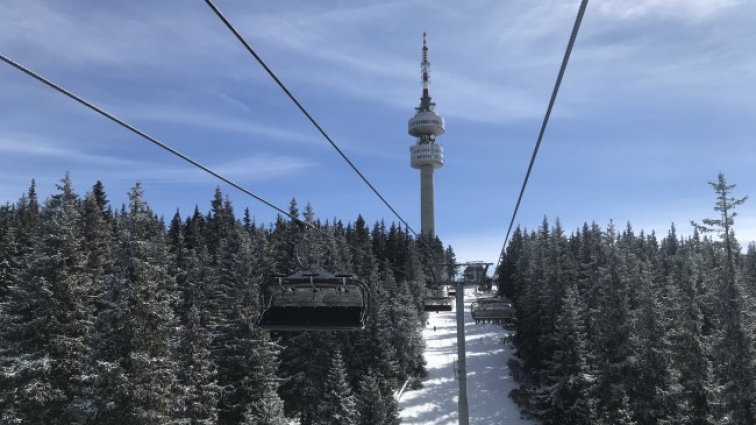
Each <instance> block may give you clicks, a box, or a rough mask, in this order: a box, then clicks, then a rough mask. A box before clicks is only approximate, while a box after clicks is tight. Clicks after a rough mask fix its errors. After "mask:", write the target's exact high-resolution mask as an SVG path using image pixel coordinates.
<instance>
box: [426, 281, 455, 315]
mask: <svg viewBox="0 0 756 425" xmlns="http://www.w3.org/2000/svg"><path fill="white" fill-rule="evenodd" d="M424 307H425V311H434V312H439V311H451V309H452V306H451V300H450V299H449V288H448V287H447V286H445V285H435V286H429V287H428V288H427V289H426V296H425V306H424Z"/></svg>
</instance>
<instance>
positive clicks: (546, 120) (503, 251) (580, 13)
mask: <svg viewBox="0 0 756 425" xmlns="http://www.w3.org/2000/svg"><path fill="white" fill-rule="evenodd" d="M586 6H588V0H582V1H581V2H580V8H579V9H578V13H577V17H576V18H575V24H574V25H573V27H572V33H571V34H570V40H569V41H568V42H567V49H566V50H565V52H564V58H563V59H562V65H561V67H560V68H559V74H558V75H557V79H556V83H555V84H554V90H553V91H552V92H551V99H549V106H548V108H546V115H545V116H544V117H543V122H542V123H541V131H540V132H539V133H538V139H537V141H536V144H535V148H534V149H533V155H532V156H531V157H530V164H528V171H527V172H526V173H525V179H524V180H523V182H522V187H521V188H520V195H519V196H518V197H517V204H516V205H515V208H514V212H513V213H512V219H511V220H510V221H509V228H508V229H507V235H506V236H505V237H504V245H503V246H502V247H501V253H500V254H499V260H498V262H497V263H496V268H495V269H494V276H497V275H498V270H499V266H500V265H501V263H502V261H503V259H504V256H505V254H506V249H507V242H509V236H510V234H511V232H512V226H513V225H514V221H515V218H516V217H517V212H518V211H519V209H520V203H521V202H522V197H523V195H524V194H525V188H526V187H527V185H528V179H530V172H531V171H532V170H533V164H534V163H535V160H536V156H538V149H539V148H540V147H541V141H542V140H543V135H544V133H545V132H546V126H547V125H548V123H549V118H550V117H551V110H552V109H553V108H554V102H555V101H556V97H557V94H558V93H559V86H560V85H561V84H562V78H563V77H564V72H565V70H566V69H567V63H568V62H569V61H570V54H571V53H572V47H573V46H574V45H575V39H576V38H577V35H578V30H579V29H580V23H581V22H582V20H583V15H584V14H585V9H586Z"/></svg>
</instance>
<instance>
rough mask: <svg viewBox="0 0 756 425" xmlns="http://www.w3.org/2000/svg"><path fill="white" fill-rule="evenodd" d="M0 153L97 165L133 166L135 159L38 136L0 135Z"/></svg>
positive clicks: (135, 162) (9, 155) (10, 155)
mask: <svg viewBox="0 0 756 425" xmlns="http://www.w3.org/2000/svg"><path fill="white" fill-rule="evenodd" d="M0 153H1V154H3V155H7V156H6V158H7V157H13V156H16V157H31V158H50V159H58V160H67V161H72V162H76V163H86V164H96V165H99V166H104V165H107V166H129V167H131V166H134V165H137V164H139V163H138V162H137V161H133V160H130V159H124V158H119V157H114V156H110V155H98V154H92V153H88V152H84V151H80V150H78V149H76V148H74V147H72V146H70V144H67V143H61V144H53V143H50V142H46V141H40V140H39V138H38V137H31V136H24V135H21V136H13V135H0Z"/></svg>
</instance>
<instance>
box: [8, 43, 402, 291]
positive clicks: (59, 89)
mask: <svg viewBox="0 0 756 425" xmlns="http://www.w3.org/2000/svg"><path fill="white" fill-rule="evenodd" d="M0 60H2V61H3V62H5V63H7V64H8V65H10V66H12V67H14V68H16V69H18V70H19V71H21V72H23V73H24V74H26V75H28V76H30V77H32V78H34V79H35V80H37V81H39V82H41V83H43V84H45V85H46V86H48V87H50V88H51V89H53V90H55V91H57V92H58V93H61V94H63V95H65V96H66V97H68V98H70V99H72V100H74V101H76V102H78V103H80V104H81V105H84V106H85V107H87V108H89V109H91V110H93V111H95V112H97V113H98V114H100V115H102V116H103V117H105V118H107V119H109V120H110V121H112V122H114V123H116V124H118V125H120V126H121V127H123V128H125V129H127V130H129V131H131V132H132V133H135V134H137V135H139V136H141V137H142V138H143V139H146V140H147V141H149V142H151V143H152V144H154V145H156V146H158V147H160V148H161V149H163V150H165V151H167V152H169V153H170V154H172V155H174V156H177V157H179V158H181V159H182V160H184V161H186V162H188V163H189V164H192V165H194V166H195V167H197V168H199V169H201V170H202V171H204V172H206V173H208V174H210V175H212V176H213V177H215V178H217V179H219V180H221V181H223V182H224V183H226V184H228V185H229V186H231V187H233V188H235V189H237V190H239V191H241V192H242V193H244V194H246V195H249V196H251V197H252V198H254V199H256V200H257V201H259V202H261V203H263V204H264V205H266V206H268V207H270V208H272V209H274V210H275V211H277V212H279V213H280V214H283V215H284V216H286V217H288V218H289V219H291V220H292V221H294V222H296V223H297V224H299V225H302V226H304V227H309V228H311V229H313V230H315V231H317V232H319V233H321V234H322V235H324V236H326V237H327V238H329V239H331V240H333V241H335V242H337V243H341V244H344V246H347V247H349V248H352V249H354V250H355V251H357V252H360V253H362V254H367V253H366V252H365V250H363V249H361V248H358V247H356V246H355V245H352V244H350V243H349V242H347V241H345V240H341V239H339V238H337V237H336V236H335V235H332V234H330V233H328V232H326V231H325V230H323V229H322V228H319V227H316V226H315V225H314V224H312V223H309V222H307V221H303V220H301V219H300V218H298V217H295V216H293V215H291V214H290V213H289V212H287V211H286V210H284V209H282V208H280V207H278V206H276V205H275V204H273V203H272V202H270V201H268V200H266V199H265V198H263V197H261V196H259V195H257V194H255V193H254V192H252V191H251V190H249V189H246V188H245V187H243V186H241V185H240V184H238V183H236V182H234V181H233V180H231V179H229V178H227V177H225V176H223V175H221V174H220V173H218V172H216V171H214V170H213V169H211V168H209V167H207V166H205V165H202V164H201V163H200V162H198V161H196V160H194V159H192V158H190V157H189V156H187V155H185V154H183V153H181V152H179V151H177V150H176V149H174V148H172V147H171V146H169V145H167V144H165V143H163V142H161V141H160V140H158V139H156V138H155V137H153V136H150V135H149V134H147V133H145V132H144V131H142V130H139V129H138V128H136V127H134V126H133V125H131V124H129V123H127V122H125V121H123V120H122V119H120V118H118V117H116V116H115V115H113V114H111V113H109V112H107V111H105V110H104V109H102V108H100V107H99V106H97V105H95V104H93V103H92V102H89V101H88V100H86V99H84V98H82V97H80V96H78V95H76V94H74V93H73V92H71V91H69V90H66V89H65V88H63V87H61V86H60V85H58V84H56V83H54V82H52V81H50V80H48V79H47V78H45V77H43V76H42V75H40V74H38V73H36V72H34V71H32V70H31V69H29V68H26V67H25V66H23V65H21V64H19V63H18V62H15V61H13V60H12V59H10V58H8V57H7V56H5V55H2V54H0ZM373 258H375V259H376V261H378V262H379V263H381V264H383V265H384V266H387V267H388V268H390V269H392V270H394V271H395V272H397V273H398V274H401V275H404V276H407V273H406V272H405V271H403V270H401V269H399V268H397V267H395V266H394V265H392V264H391V263H390V262H388V261H386V260H383V259H380V258H377V257H373Z"/></svg>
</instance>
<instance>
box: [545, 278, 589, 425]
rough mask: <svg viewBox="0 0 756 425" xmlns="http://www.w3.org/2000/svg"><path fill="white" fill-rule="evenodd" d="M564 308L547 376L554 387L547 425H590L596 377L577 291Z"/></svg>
mask: <svg viewBox="0 0 756 425" xmlns="http://www.w3.org/2000/svg"><path fill="white" fill-rule="evenodd" d="M562 304H563V306H564V307H563V309H562V312H561V313H560V314H559V316H558V318H557V321H556V324H555V331H556V335H557V341H556V350H555V352H554V355H553V359H552V360H551V361H550V362H548V363H549V366H550V367H549V369H547V372H546V374H547V376H548V377H549V380H550V381H551V382H554V386H553V389H552V394H551V397H550V402H551V406H549V409H548V410H547V412H546V414H545V417H544V423H545V424H573V425H581V424H585V425H588V424H590V423H592V417H593V400H592V397H591V391H592V381H593V377H592V374H591V371H590V368H589V366H588V364H587V361H588V353H587V352H586V348H585V329H584V326H583V320H582V318H581V317H580V307H581V306H580V301H579V299H578V298H577V288H575V287H571V288H568V289H567V291H566V292H565V296H564V300H563V303H562Z"/></svg>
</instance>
